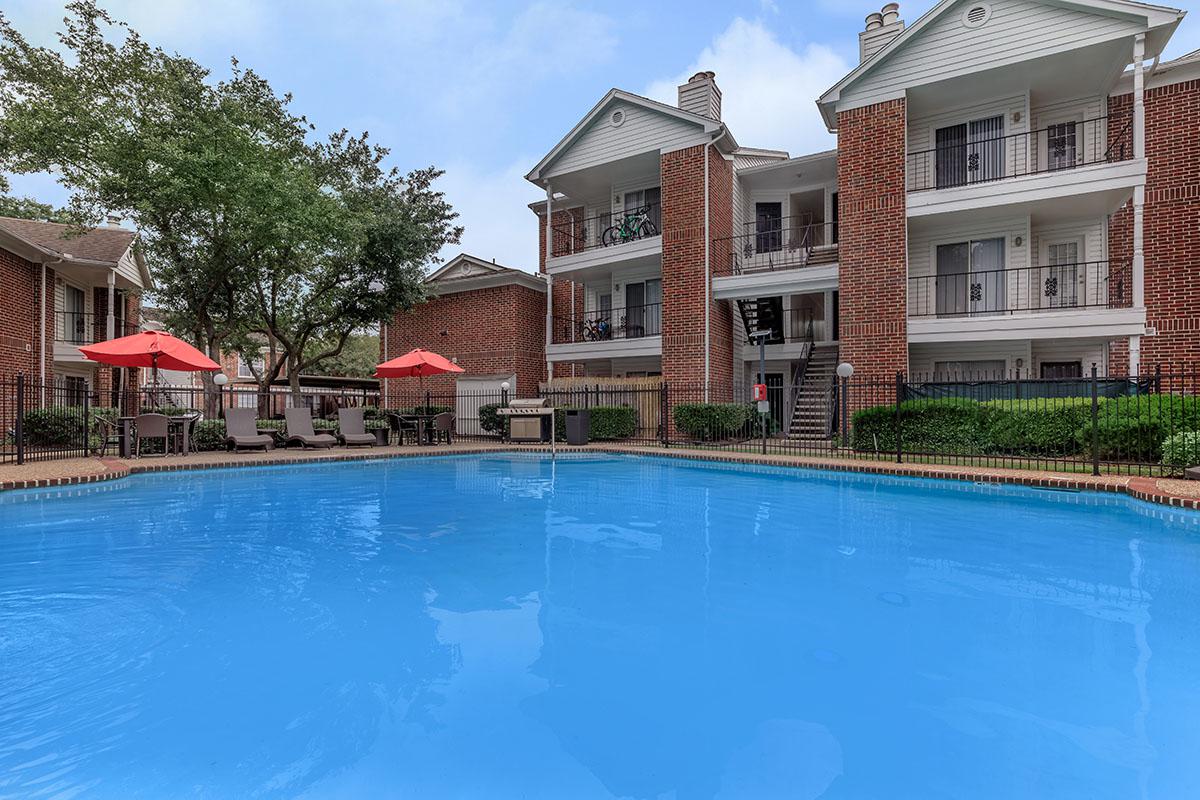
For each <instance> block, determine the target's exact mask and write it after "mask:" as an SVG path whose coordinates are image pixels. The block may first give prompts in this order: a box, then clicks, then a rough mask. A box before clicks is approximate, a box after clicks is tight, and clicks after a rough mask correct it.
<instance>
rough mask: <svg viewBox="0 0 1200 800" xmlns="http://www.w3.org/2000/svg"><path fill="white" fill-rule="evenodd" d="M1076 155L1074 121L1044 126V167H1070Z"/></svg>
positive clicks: (1054, 168) (1051, 168) (1053, 168)
mask: <svg viewBox="0 0 1200 800" xmlns="http://www.w3.org/2000/svg"><path fill="white" fill-rule="evenodd" d="M1077 155H1078V150H1077V138H1076V135H1075V123H1074V122H1060V123H1058V124H1057V125H1047V126H1046V169H1048V170H1056V169H1070V168H1071V167H1073V166H1075V164H1076V159H1077Z"/></svg>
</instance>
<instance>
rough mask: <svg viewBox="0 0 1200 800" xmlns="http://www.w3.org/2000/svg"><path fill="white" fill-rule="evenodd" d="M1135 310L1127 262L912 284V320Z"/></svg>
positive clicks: (930, 278)
mask: <svg viewBox="0 0 1200 800" xmlns="http://www.w3.org/2000/svg"><path fill="white" fill-rule="evenodd" d="M1132 305H1133V283H1132V269H1131V265H1130V263H1129V262H1128V261H1087V262H1082V263H1078V264H1056V265H1054V266H1040V267H1022V268H1020V269H998V270H987V271H982V272H962V273H955V274H950V275H923V276H919V277H911V278H909V279H908V316H910V317H966V316H980V315H988V314H1009V313H1015V312H1032V311H1067V310H1077V309H1086V308H1129V307H1130V306H1132Z"/></svg>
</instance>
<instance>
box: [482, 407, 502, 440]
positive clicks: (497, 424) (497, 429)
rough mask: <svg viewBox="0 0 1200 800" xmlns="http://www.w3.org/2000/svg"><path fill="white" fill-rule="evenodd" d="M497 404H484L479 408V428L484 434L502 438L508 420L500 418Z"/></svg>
mask: <svg viewBox="0 0 1200 800" xmlns="http://www.w3.org/2000/svg"><path fill="white" fill-rule="evenodd" d="M499 411H500V404H499V403H486V404H485V405H482V406H480V407H479V428H480V430H482V431H483V432H484V433H494V434H496V435H497V436H502V435H503V434H504V431H505V430H506V429H507V426H508V418H507V417H502V416H500V413H499Z"/></svg>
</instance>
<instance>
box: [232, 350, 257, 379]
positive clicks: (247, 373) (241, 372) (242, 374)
mask: <svg viewBox="0 0 1200 800" xmlns="http://www.w3.org/2000/svg"><path fill="white" fill-rule="evenodd" d="M253 366H254V369H253V370H251V368H250V367H251V365H250V364H248V363H246V359H245V357H244V356H241V355H239V356H238V377H239V378H253V377H254V373H255V372H257V373H258V374H259V375H261V374H262V372H263V360H262V357H261V356H260V357H259V358H256V359H254V360H253Z"/></svg>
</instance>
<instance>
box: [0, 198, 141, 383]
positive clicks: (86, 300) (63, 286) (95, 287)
mask: <svg viewBox="0 0 1200 800" xmlns="http://www.w3.org/2000/svg"><path fill="white" fill-rule="evenodd" d="M134 239H135V235H134V233H133V232H132V231H128V230H124V229H122V228H120V227H118V225H117V221H116V220H110V221H109V224H108V225H107V226H103V227H98V228H93V229H91V230H88V231H86V232H84V233H82V234H76V233H74V232H73V231H71V229H70V228H69V227H68V226H66V225H60V224H57V223H51V222H37V221H33V220H27V219H11V218H0V289H2V290H3V293H4V309H3V311H2V312H0V374H8V375H15V374H17V373H24V374H25V375H26V377H27V379H28V380H30V381H31V382H36V383H39V384H41V385H44V386H50V385H54V386H58V387H61V388H63V389H64V390H65V391H67V392H68V393H73V394H75V395H78V396H79V398H80V402H82V397H83V395H84V394H87V393H93V392H100V393H103V392H104V391H107V390H110V389H119V388H121V387H123V386H126V385H128V383H129V382H130V381H135V380H136V376H135V375H133V374H132V373H133V371H131V370H122V369H117V368H112V367H105V366H101V365H98V364H95V363H93V362H90V361H86V360H85V359H84V357H83V355H82V354H81V353H80V352H79V346H80V345H85V344H93V343H95V342H101V341H106V340H108V339H112V338H116V337H119V336H125V335H127V334H129V333H134V332H136V331H137V330H138V329H139V325H140V310H141V293H142V291H143V290H145V289H149V288H151V286H152V283H151V277H150V271H149V269H148V268H147V266H146V262H145V261H144V260H143V259H142V257H141V255H140V254H139V252H138V250H137V248H136V247H134ZM69 396H70V394H68V395H67V397H68V398H69ZM61 399H66V398H60V400H61Z"/></svg>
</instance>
